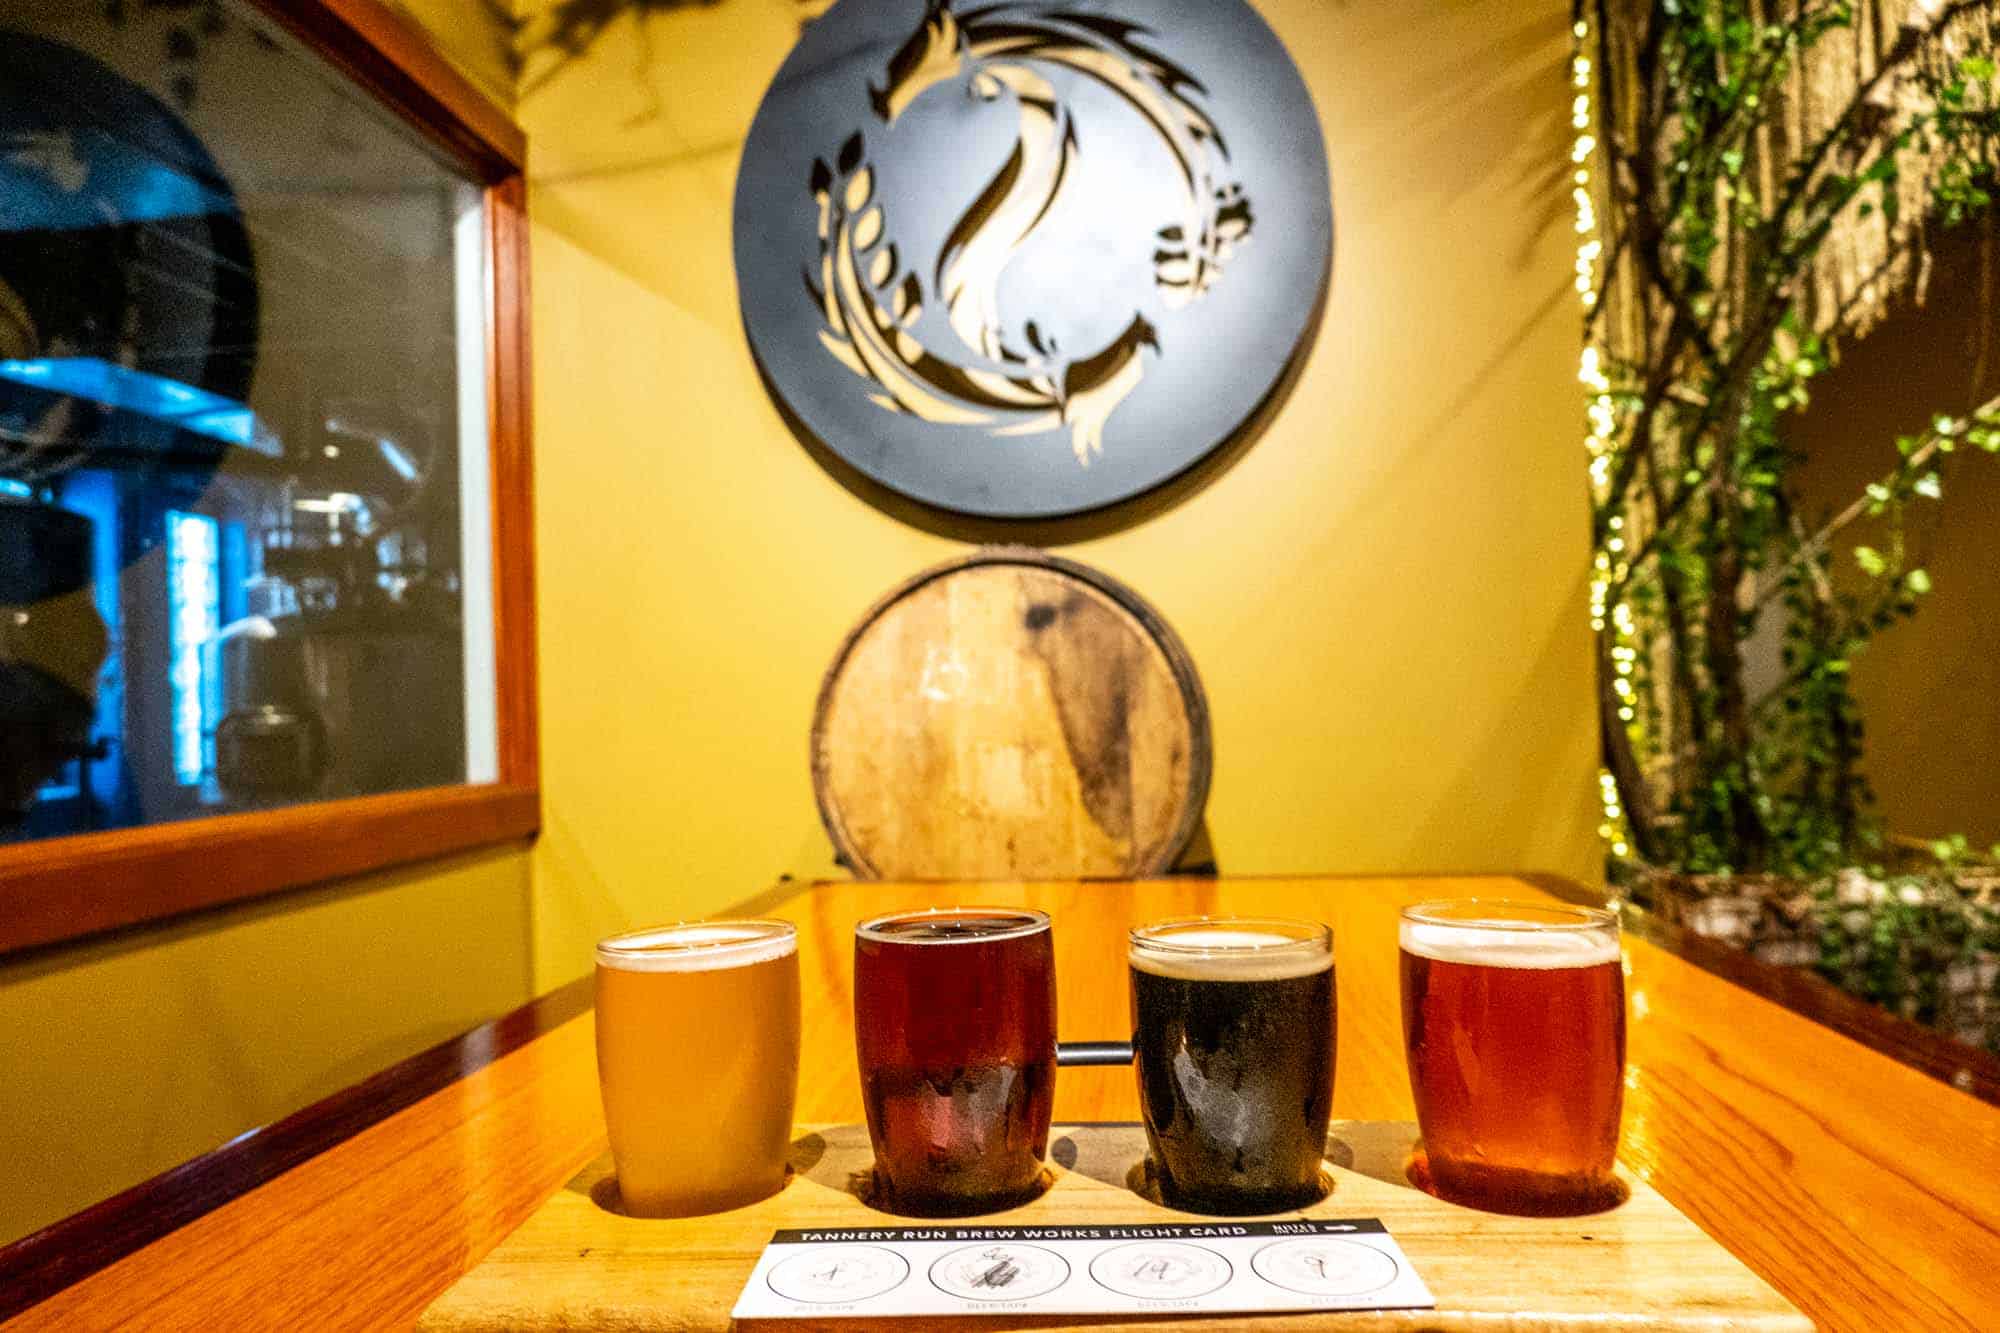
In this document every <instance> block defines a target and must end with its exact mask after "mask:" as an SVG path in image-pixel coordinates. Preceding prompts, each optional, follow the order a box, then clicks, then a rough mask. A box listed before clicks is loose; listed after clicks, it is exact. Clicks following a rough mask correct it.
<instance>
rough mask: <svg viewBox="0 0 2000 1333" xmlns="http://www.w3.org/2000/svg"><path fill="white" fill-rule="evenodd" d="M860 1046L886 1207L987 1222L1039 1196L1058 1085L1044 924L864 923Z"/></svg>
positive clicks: (958, 920)
mask: <svg viewBox="0 0 2000 1333" xmlns="http://www.w3.org/2000/svg"><path fill="white" fill-rule="evenodd" d="M854 1035H855V1044H856V1046H857V1048H858V1050H859V1054H860V1057H861V1095H862V1103H863V1105H864V1106H865V1108H866V1109H867V1113H868V1137H869V1139H870V1141H871V1142H872V1143H873V1144H874V1148H875V1187H876V1191H877V1194H878V1197H879V1199H880V1201H881V1202H882V1203H883V1204H884V1205H886V1206H887V1207H890V1208H892V1209H894V1210H896V1211H898V1212H908V1213H918V1214H927V1215H951V1214H963V1213H974V1212H984V1211H987V1210H990V1209H994V1208H1004V1207H1007V1206H1009V1205H1011V1204H1015V1203H1019V1202H1021V1201H1023V1200H1025V1199H1027V1198H1030V1197H1032V1196H1033V1195H1034V1194H1035V1193H1036V1192H1037V1191H1038V1190H1039V1189H1040V1188H1041V1181H1042V1170H1043V1167H1042V1159H1043V1156H1044V1155H1045V1154H1046V1153H1047V1151H1048V1146H1049V1117H1050V1115H1051V1113H1052V1112H1053V1110H1054V1106H1055V1077H1056V987H1055V953H1054V949H1053V946H1052V943H1051V937H1050V931H1049V918H1048V917H1047V915H1046V914H1044V913H1041V912H1034V911H1024V910H1021V909H1017V908H1000V907H995V908H978V907H955V908H949V909H932V910H929V911H921V912H896V913H891V914H890V915H888V916H878V917H876V918H874V919H873V920H870V921H864V922H862V923H861V925H859V926H858V927H856V928H855V934H854Z"/></svg>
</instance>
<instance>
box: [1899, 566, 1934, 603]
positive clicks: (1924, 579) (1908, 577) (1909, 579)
mask: <svg viewBox="0 0 2000 1333" xmlns="http://www.w3.org/2000/svg"><path fill="white" fill-rule="evenodd" d="M1903 582H1904V583H1906V584H1908V585H1909V588H1910V591H1911V592H1913V593H1915V594H1917V596H1919V597H1921V596H1923V595H1924V594H1925V593H1927V592H1929V591H1930V590H1931V576H1930V573H1929V572H1928V571H1926V570H1922V569H1913V570H1911V571H1910V572H1909V573H1908V574H1905V575H1904V576H1903Z"/></svg>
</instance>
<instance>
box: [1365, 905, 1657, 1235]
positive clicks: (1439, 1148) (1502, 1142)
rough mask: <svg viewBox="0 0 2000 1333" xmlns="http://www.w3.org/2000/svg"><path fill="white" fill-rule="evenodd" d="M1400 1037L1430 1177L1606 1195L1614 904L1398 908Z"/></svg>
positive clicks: (1558, 1203) (1550, 1201)
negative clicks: (1606, 908)
mask: <svg viewBox="0 0 2000 1333" xmlns="http://www.w3.org/2000/svg"><path fill="white" fill-rule="evenodd" d="M1401 944H1402V973H1403V1040H1404V1045H1405V1048H1406V1050H1407V1053H1408V1056H1409V1062H1410V1091H1411V1092H1412V1094H1414V1096H1415V1098H1416V1103H1417V1123H1418V1125H1419V1126H1420V1128H1421V1129H1422V1130H1423V1136H1424V1155H1425V1158H1426V1159H1427V1166H1428V1170H1429V1174H1430V1177H1431V1182H1432V1184H1433V1186H1434V1187H1435V1189H1436V1190H1437V1192H1438V1193H1439V1194H1441V1195H1443V1196H1444V1197H1446V1198H1449V1199H1453V1200H1455V1201H1457V1202H1461V1203H1468V1204H1471V1205H1473V1206H1474V1207H1480V1208H1487V1209H1490V1210H1493V1211H1499V1212H1516V1213H1519V1212H1527V1213H1552V1212H1555V1213H1559V1212H1583V1211H1590V1210H1592V1209H1594V1208H1596V1207H1600V1206H1604V1205H1606V1204H1608V1203H1611V1202H1615V1200H1616V1198H1617V1194H1618V1186H1617V1183H1616V1180H1615V1178H1614V1177H1613V1175H1612V1164H1613V1162H1614V1161H1615V1160H1616V1158H1617V1156H1618V1116H1619V1112H1620V1109H1621V1108H1622V1105H1623V1102H1624V1096H1625V974H1624V970H1623V968H1622V967H1621V966H1620V963H1619V955H1618V919H1617V918H1616V917H1615V916H1613V915H1612V914H1611V913H1609V912H1603V911H1597V910H1594V909H1590V908H1582V907H1558V906H1539V905H1536V904H1530V903H1504V902H1481V901H1478V900H1471V899H1468V900H1460V901H1455V902H1454V901H1445V902H1430V903H1420V904H1418V905H1417V906H1414V907H1407V908H1405V909H1404V910H1403V916H1402V922H1401Z"/></svg>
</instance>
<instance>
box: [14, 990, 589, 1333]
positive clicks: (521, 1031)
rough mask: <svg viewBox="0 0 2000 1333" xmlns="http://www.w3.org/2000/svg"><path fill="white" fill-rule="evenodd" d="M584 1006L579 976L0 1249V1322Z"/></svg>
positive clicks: (549, 1028) (463, 1074) (413, 1101)
mask: <svg viewBox="0 0 2000 1333" xmlns="http://www.w3.org/2000/svg"><path fill="white" fill-rule="evenodd" d="M590 1004H591V979H590V978H589V977H584V978H581V979H580V980H577V981H574V982H571V983H570V984H569V985H567V986H564V987H563V988H562V989H560V990H555V991H551V992H550V993H549V994H547V995H544V996H542V997H541V998H540V999H538V1000H534V1001H532V1002H530V1003H528V1004H526V1005H523V1006H522V1007H521V1008H519V1009H516V1010H514V1011H513V1012H512V1013H510V1014H507V1015H506V1016H504V1017H502V1018H497V1019H495V1020H494V1021H492V1022H490V1023H486V1024H483V1025H481V1026H480V1027H477V1028H474V1029H473V1030H472V1031H470V1032H468V1033H466V1034H465V1035H464V1036H462V1037H456V1038H453V1039H452V1040H450V1041H447V1042H444V1043H441V1044H440V1045H437V1046H433V1047H432V1048H431V1049H430V1050H427V1051H424V1052H423V1053H422V1054H419V1055H414V1056H411V1057H410V1058H409V1059H407V1060H405V1061H403V1062H402V1063H401V1064H398V1065H394V1066H392V1067H390V1068H388V1069H385V1070H383V1071H382V1072H381V1073H379V1074H377V1075H375V1076H374V1077H373V1078H370V1079H367V1080H364V1081H363V1082H360V1083H357V1084H355V1085H354V1086H352V1087H350V1088H344V1089H342V1090H341V1091H339V1092H337V1093H335V1094H333V1095H332V1096H331V1097H328V1098H326V1099H324V1100H322V1101H318V1102H315V1103H313V1104H312V1105H311V1106H308V1107H306V1108H305V1109H304V1110H302V1111H299V1112H297V1113H296V1114H294V1115H291V1116H288V1117H286V1118H285V1119H283V1120H280V1121H278V1122H276V1123H275V1124H271V1125H266V1126H264V1127H263V1128H261V1129H255V1130H252V1131H251V1132H249V1133H248V1134H245V1135H242V1136H241V1137H239V1138H235V1139H232V1140H230V1141H229V1142H228V1143H226V1144H224V1145H223V1146H222V1147H220V1148H217V1149H216V1150H215V1151H214V1152H211V1153H207V1154H205V1155H203V1156H201V1157H197V1158H194V1159H193V1160H191V1161H188V1162H185V1163H183V1164H182V1165H180V1166H177V1167H175V1168H173V1169H172V1170H171V1171H166V1172H163V1173H161V1174H160V1175H157V1176H155V1177H153V1178H152V1179H151V1180H148V1181H146V1182H144V1183H143V1184H139V1185H135V1186H133V1187H132V1188H131V1189H129V1190H126V1191H125V1192H124V1193H123V1194H118V1195H114V1196H112V1197H111V1198H109V1199H106V1200H105V1201H104V1202H102V1203H100V1204H97V1205H95V1206H94V1207H91V1208H87V1209H85V1210H84V1211H83V1212H80V1213H77V1214H75V1215H74V1216H72V1217H68V1218H65V1219H63V1220H62V1221H60V1222H57V1223H56V1224H54V1225H53V1226H50V1227H46V1228H44V1229H43V1230H41V1231H38V1232H36V1233H35V1234H33V1235H31V1236H28V1237H25V1238H24V1239H22V1240H18V1241H16V1242H14V1243H13V1244H12V1245H8V1246H6V1247H4V1248H0V1319H8V1318H11V1317H12V1316H14V1315H16V1314H19V1313H20V1312H21V1311H23V1310H25V1309H27V1308H28V1307H29V1306H31V1305H34V1304H36V1303H37V1302H39V1301H42V1300H44V1299H46V1298H47V1297H49V1296H51V1295H53V1294H54V1293H56V1292H58V1291H60V1290H62V1289H63V1288H64V1287H67V1286H69V1285H70V1284H71V1283H74V1282H80V1281H82V1280H83V1279H84V1278H86V1277H88V1276H90V1275H91V1274H92V1273H95V1272H98V1271H100V1270H102V1269H104V1268H108V1267H109V1266H110V1265H112V1264H114V1263H116V1262H118V1261H119V1260H120V1259H123V1258H124V1257H125V1256H126V1255H128V1254H131V1253H132V1252H133V1251H135V1250H137V1249H139V1248H140V1247H141V1246H144V1245H148V1244H150V1243H152V1242H153V1241H155V1240H158V1239H159V1238H160V1237H162V1236H164V1235H166V1234H167V1233H169V1232H171V1231H174V1230H176V1229H177V1228H179V1227H182V1226H185V1225H187V1224H188V1223H189V1222H191V1221H193V1220H194V1219H195V1218H197V1217H200V1216H202V1215H203V1214H204V1213H207V1212H210V1211H212V1210H214V1209H216V1208H219V1207H221V1206H222V1205H223V1204H225V1203H228V1202H229V1201H230V1200H231V1199H234V1198H237V1197H238V1196H240V1195H243V1194H247V1193H249V1192H250V1191H251V1190H253V1189H255V1188H257V1187H258V1186H259V1185H262V1184H263V1183H264V1182H265V1181H267V1180H271V1179H273V1178H274V1177H276V1176H278V1175H280V1174H282V1173H283V1172H286V1171H289V1170H291V1169H292V1168H293V1167H295V1166H297V1165H298V1164H299V1163H301V1162H304V1161H306V1160H307V1159H308V1158H311V1157H315V1156H317V1155H318V1154H320V1153H322V1152H325V1151H326V1150H327V1149H328V1148H331V1147H333V1146H335V1145H336V1144H340V1143H344V1142H346V1141H347V1140H348V1139H350V1138H352V1137H353V1136H354V1135H356V1134H358V1133H360V1132H361V1131H362V1130H364V1129H366V1128H368V1127H369V1126H370V1125H374V1124H377V1123H379V1122H381V1121H383V1120H386V1119H388V1118H389V1117H390V1116H392V1115H394V1114H395V1113H396V1112H398V1111H400V1110H402V1109H404V1108H405V1107H408V1106H412V1105H415V1104H416V1103H417V1102H418V1101H421V1100H422V1099H423V1098H425V1097H428V1096H430V1095H431V1094H432V1093H434V1092H436V1091H438V1090H439V1089H440V1088H443V1087H446V1086H447V1085H449V1084H451V1083H454V1082H456V1081H458V1080H459V1079H462V1078H465V1077H466V1076H467V1075H469V1074H471V1073H473V1072H474V1071H476V1070H479V1069H481V1068H483V1067H485V1066H486V1065H489V1064H491V1063H492V1062H493V1061H495V1060H498V1059H499V1058H500V1057H501V1056H503V1055H506V1054H507V1053H508V1052H510V1051H514V1050H517V1049H519V1048H520V1047H522V1046H525V1045H527V1044H528V1043H529V1042H531V1041H533V1040H534V1039H535V1038H537V1037H539V1036H541V1035H542V1034H543V1033H545V1032H549V1031H552V1030H554V1029H555V1028H557V1027H560V1026H561V1025H562V1024H564V1023H567V1022H568V1021H569V1020H570V1019H572V1018H575V1017H576V1016H577V1015H579V1014H581V1013H583V1012H584V1011H585V1010H586V1009H588V1008H590Z"/></svg>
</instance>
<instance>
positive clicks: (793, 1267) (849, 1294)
mask: <svg viewBox="0 0 2000 1333" xmlns="http://www.w3.org/2000/svg"><path fill="white" fill-rule="evenodd" d="M909 1275H910V1265H909V1261H908V1260H906V1259H904V1258H903V1256H902V1255H900V1254H897V1253H896V1252H895V1251H893V1250H881V1249H877V1248H875V1247H874V1246H873V1245H826V1246H821V1247H820V1248H818V1249H813V1250H807V1251H806V1252H805V1253H804V1254H795V1255H793V1256H792V1257H791V1258H789V1259H787V1260H785V1261H784V1262H783V1263H781V1264H779V1265H778V1266H777V1267H776V1268H773V1269H772V1270H771V1272H770V1274H769V1276H768V1277H766V1278H765V1281H767V1282H769V1283H770V1284H771V1290H772V1291H775V1292H777V1293H778V1294H779V1295H780V1296H783V1297H784V1298H785V1299H786V1300H788V1301H802V1302H805V1303H807V1304H810V1305H840V1304H845V1303H846V1302H848V1301H865V1300H868V1299H869V1298H871V1297H875V1296H880V1295H882V1294H883V1293H884V1292H889V1291H894V1290H895V1289H896V1288H897V1287H900V1286H902V1285H903V1280H904V1279H905V1278H907V1277H909Z"/></svg>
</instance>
